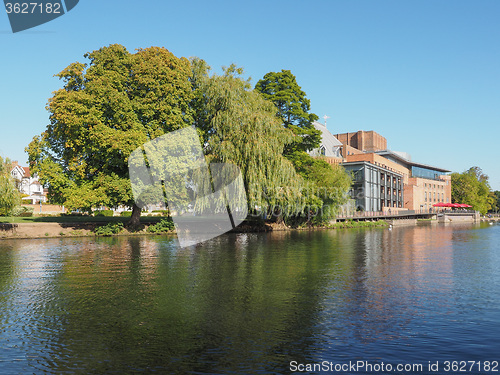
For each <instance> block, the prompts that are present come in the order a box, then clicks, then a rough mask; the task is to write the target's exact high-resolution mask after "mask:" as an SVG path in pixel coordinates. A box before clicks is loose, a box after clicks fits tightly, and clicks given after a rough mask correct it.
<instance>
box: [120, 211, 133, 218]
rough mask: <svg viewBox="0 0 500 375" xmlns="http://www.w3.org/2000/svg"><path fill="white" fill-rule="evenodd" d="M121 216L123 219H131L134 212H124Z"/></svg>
mask: <svg viewBox="0 0 500 375" xmlns="http://www.w3.org/2000/svg"><path fill="white" fill-rule="evenodd" d="M120 216H122V217H130V216H132V211H123V212H120Z"/></svg>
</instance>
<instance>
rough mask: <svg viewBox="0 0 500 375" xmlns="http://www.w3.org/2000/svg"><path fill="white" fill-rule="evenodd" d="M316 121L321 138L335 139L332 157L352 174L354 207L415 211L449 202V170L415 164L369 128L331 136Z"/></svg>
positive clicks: (373, 209)
mask: <svg viewBox="0 0 500 375" xmlns="http://www.w3.org/2000/svg"><path fill="white" fill-rule="evenodd" d="M318 124H319V125H321V127H322V128H321V130H322V132H323V135H324V137H328V139H331V138H333V139H335V140H336V142H334V143H335V150H336V152H337V154H336V156H335V157H336V160H337V159H339V158H341V159H342V163H341V164H342V165H343V166H344V168H345V169H346V170H347V171H349V172H351V173H352V175H353V188H352V191H351V197H352V198H353V199H354V200H355V201H356V206H357V208H358V209H361V210H365V211H387V210H388V209H391V210H393V211H397V210H403V209H406V210H414V211H419V210H429V209H432V207H433V204H435V203H438V202H443V203H449V202H451V178H450V176H449V175H447V173H449V172H450V171H449V170H447V169H443V168H439V167H434V166H430V165H426V164H421V163H416V162H413V161H412V160H411V157H410V155H409V154H407V153H404V152H395V151H391V150H389V149H388V148H387V139H386V138H385V137H383V136H382V135H380V134H378V133H376V132H374V131H373V130H371V131H363V130H360V131H357V132H352V133H341V134H336V135H332V134H331V133H330V132H329V131H328V130H327V129H326V126H325V125H323V124H320V123H318ZM325 139H326V138H325ZM330 143H331V142H330ZM339 143H340V144H341V146H339ZM339 154H340V155H339ZM314 155H315V156H318V155H323V156H327V155H326V154H324V153H323V154H321V153H319V154H318V155H316V154H314ZM336 162H338V161H336Z"/></svg>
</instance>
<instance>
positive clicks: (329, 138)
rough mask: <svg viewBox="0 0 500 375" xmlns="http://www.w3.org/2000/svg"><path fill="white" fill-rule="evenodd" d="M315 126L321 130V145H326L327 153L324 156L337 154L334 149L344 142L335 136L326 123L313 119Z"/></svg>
mask: <svg viewBox="0 0 500 375" xmlns="http://www.w3.org/2000/svg"><path fill="white" fill-rule="evenodd" d="M313 126H314V128H315V129H316V130H319V131H320V132H321V146H324V147H325V155H324V156H337V155H336V154H335V153H334V152H333V150H334V149H335V148H337V147H340V146H342V142H340V141H339V140H338V139H337V138H335V137H334V136H333V134H332V133H330V131H329V130H328V129H327V128H326V125H324V124H322V123H320V122H317V121H313Z"/></svg>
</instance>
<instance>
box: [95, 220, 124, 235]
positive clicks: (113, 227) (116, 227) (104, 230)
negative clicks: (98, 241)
mask: <svg viewBox="0 0 500 375" xmlns="http://www.w3.org/2000/svg"><path fill="white" fill-rule="evenodd" d="M122 229H123V223H122V222H120V221H118V222H113V223H108V224H106V225H102V226H99V227H97V228H95V229H94V233H95V235H96V236H111V235H113V234H118V233H120V232H121V231H122Z"/></svg>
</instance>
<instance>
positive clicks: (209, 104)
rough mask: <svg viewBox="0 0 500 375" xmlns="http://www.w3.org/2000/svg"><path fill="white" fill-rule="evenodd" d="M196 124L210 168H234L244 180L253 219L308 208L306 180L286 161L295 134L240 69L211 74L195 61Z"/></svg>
mask: <svg viewBox="0 0 500 375" xmlns="http://www.w3.org/2000/svg"><path fill="white" fill-rule="evenodd" d="M192 65H193V78H192V83H193V87H194V89H195V97H196V98H195V100H194V104H193V107H194V108H195V113H196V116H195V125H196V127H197V128H198V129H199V131H200V133H201V134H202V137H203V145H204V153H205V155H206V158H207V161H208V162H210V163H232V164H235V165H236V166H238V167H239V168H240V170H241V173H242V176H243V182H244V185H245V192H246V195H247V199H248V211H249V212H250V213H251V214H252V213H253V214H260V213H263V214H267V215H270V214H272V215H275V216H276V217H277V218H283V217H286V216H289V215H297V214H300V213H302V212H303V211H304V209H305V197H304V195H303V194H302V191H303V189H304V181H303V179H302V178H301V177H300V176H299V175H298V174H297V173H296V171H295V168H294V167H293V164H292V163H291V162H290V161H289V160H287V159H286V158H285V157H284V156H283V149H284V147H285V146H286V145H287V144H291V143H292V142H293V138H294V135H293V133H292V132H291V131H290V130H288V129H286V128H284V127H283V126H282V125H281V122H280V120H279V119H277V118H276V116H275V112H276V108H275V107H274V105H273V103H271V102H269V101H266V100H265V99H264V98H263V97H262V96H261V94H260V93H258V92H256V91H254V90H252V89H251V86H250V84H249V82H248V81H246V80H243V79H242V78H241V77H240V76H241V74H242V73H243V71H242V69H241V68H236V67H235V66H234V65H232V66H230V67H228V68H225V69H224V74H222V75H217V74H213V75H209V71H210V68H209V67H208V66H207V65H206V63H205V62H204V61H203V60H200V59H193V60H192Z"/></svg>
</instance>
